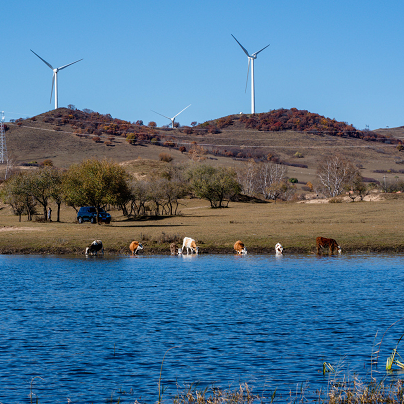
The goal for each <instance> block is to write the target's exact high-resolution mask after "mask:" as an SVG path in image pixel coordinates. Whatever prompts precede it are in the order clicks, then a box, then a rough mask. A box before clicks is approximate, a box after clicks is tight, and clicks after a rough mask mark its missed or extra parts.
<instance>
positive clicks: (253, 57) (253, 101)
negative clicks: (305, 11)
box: [231, 34, 270, 114]
mask: <svg viewBox="0 0 404 404" xmlns="http://www.w3.org/2000/svg"><path fill="white" fill-rule="evenodd" d="M231 36H232V37H233V38H234V39H235V40H236V42H237V43H238V44H239V45H240V47H241V49H242V50H243V51H244V53H245V54H246V55H247V57H248V70H247V82H246V84H245V88H246V91H247V83H248V73H249V71H250V64H251V113H252V114H255V89H254V60H255V59H257V55H258V54H259V53H260V52H262V51H263V50H264V49H266V48H268V46H269V45H270V44H268V45H267V46H265V47H264V48H262V49H261V50H259V51H258V52H255V53H253V54H252V55H250V54H249V53H248V51H247V49H246V48H244V46H243V45H241V43H240V42H239V41H237V39H236V37H235V36H234V35H233V34H231Z"/></svg>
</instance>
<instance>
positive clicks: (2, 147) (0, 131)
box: [0, 111, 7, 163]
mask: <svg viewBox="0 0 404 404" xmlns="http://www.w3.org/2000/svg"><path fill="white" fill-rule="evenodd" d="M0 163H7V145H6V134H5V132H4V111H1V122H0Z"/></svg>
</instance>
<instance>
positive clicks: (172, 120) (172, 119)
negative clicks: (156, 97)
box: [152, 104, 191, 129]
mask: <svg viewBox="0 0 404 404" xmlns="http://www.w3.org/2000/svg"><path fill="white" fill-rule="evenodd" d="M190 106H191V104H189V105H188V107H190ZM188 107H185V108H184V109H183V110H182V111H180V112H178V114H177V115H174V116H173V117H172V118H170V117H168V116H165V115H163V114H160V113H159V112H156V111H153V110H152V111H153V112H154V113H155V114H158V115H161V116H164V118H167V119H169V120H170V121H171V127H172V128H173V129H174V121H175V118H176V117H177V116H178V115H179V114H180V113H181V112H184V111H185V110H186V109H187V108H188Z"/></svg>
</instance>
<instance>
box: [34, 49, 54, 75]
mask: <svg viewBox="0 0 404 404" xmlns="http://www.w3.org/2000/svg"><path fill="white" fill-rule="evenodd" d="M30 51H31V52H32V53H33V54H34V55H36V56H38V57H39V59H41V60H42V62H44V63H45V64H46V65H48V66H49V67H50V68H51V69H52V70H53V67H52V65H51V64H50V63H48V62H47V61H46V60H44V59H42V58H41V57H40V56H39V55H37V54H36V53H35V52H34V51H33V50H32V49H30Z"/></svg>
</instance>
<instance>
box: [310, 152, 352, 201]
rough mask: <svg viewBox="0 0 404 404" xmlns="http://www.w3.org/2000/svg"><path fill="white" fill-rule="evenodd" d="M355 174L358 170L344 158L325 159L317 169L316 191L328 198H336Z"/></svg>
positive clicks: (334, 156) (335, 156)
mask: <svg viewBox="0 0 404 404" xmlns="http://www.w3.org/2000/svg"><path fill="white" fill-rule="evenodd" d="M357 174H358V169H357V168H356V167H355V166H354V165H353V164H352V163H351V162H350V161H349V160H347V159H346V158H345V157H342V156H340V155H338V154H334V155H333V156H328V157H325V158H324V159H323V160H321V161H320V163H319V165H318V167H317V178H318V181H319V186H318V189H319V191H320V192H322V193H324V195H326V196H328V197H335V196H338V195H340V194H341V193H342V192H343V191H344V188H345V187H346V186H347V185H348V184H350V183H352V182H353V181H354V179H355V177H356V175H357Z"/></svg>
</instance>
